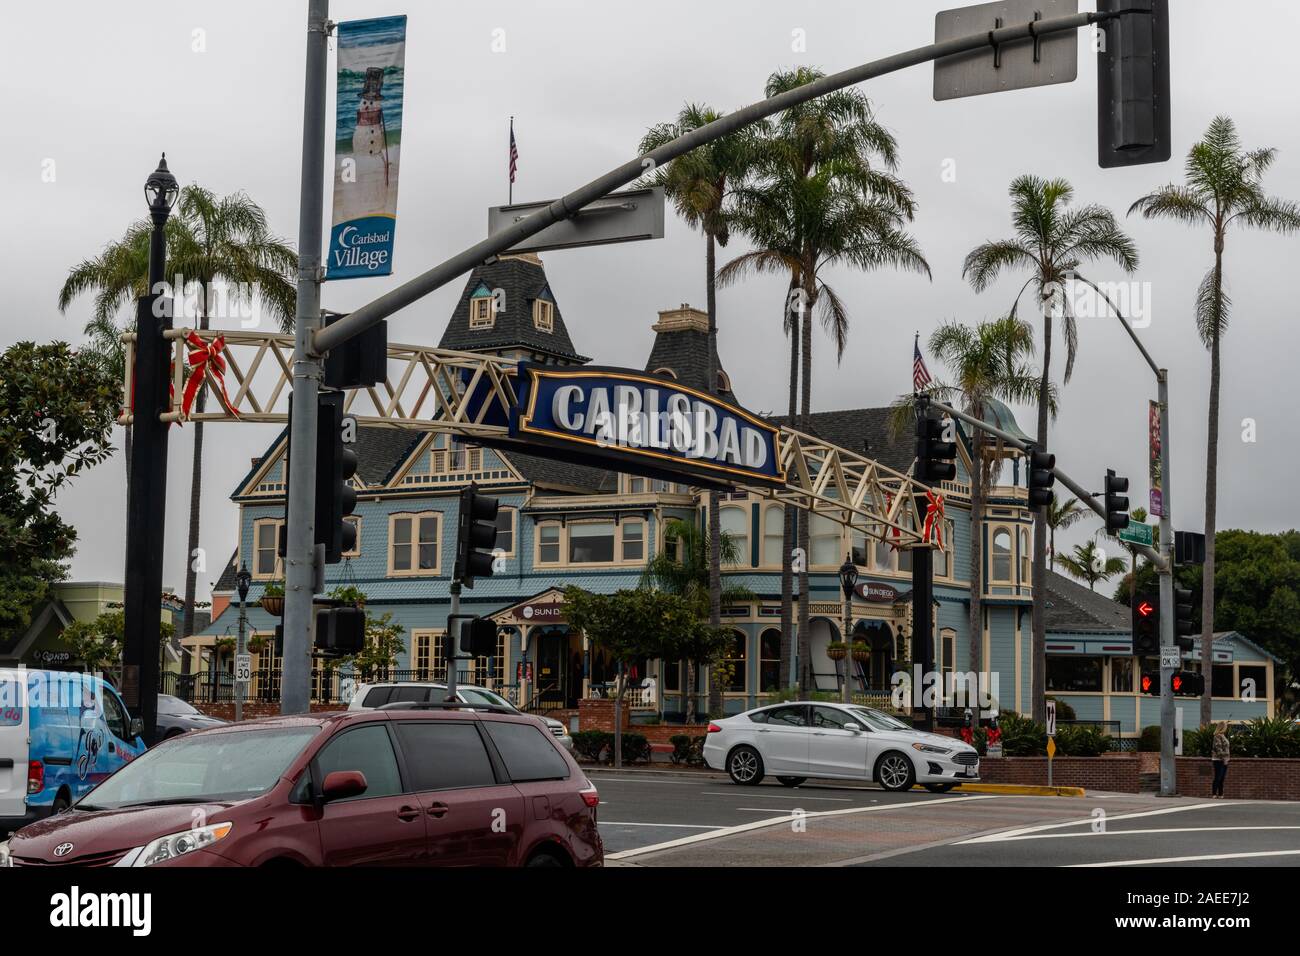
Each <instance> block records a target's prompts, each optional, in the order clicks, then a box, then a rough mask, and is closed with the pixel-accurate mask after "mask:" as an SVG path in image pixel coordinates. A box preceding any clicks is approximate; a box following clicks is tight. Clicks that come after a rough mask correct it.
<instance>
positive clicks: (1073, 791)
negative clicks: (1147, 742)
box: [913, 783, 1087, 797]
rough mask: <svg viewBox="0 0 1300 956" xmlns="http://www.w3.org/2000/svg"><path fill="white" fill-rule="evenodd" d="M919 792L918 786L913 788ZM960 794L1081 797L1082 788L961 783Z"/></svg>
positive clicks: (1084, 794)
mask: <svg viewBox="0 0 1300 956" xmlns="http://www.w3.org/2000/svg"><path fill="white" fill-rule="evenodd" d="M913 789H915V790H920V789H922V787H920V785H918V786H916V787H914V788H913ZM957 789H958V791H960V792H961V793H995V794H1000V795H1002V796H1004V797H1007V796H1011V797H1083V796H1086V795H1087V794H1086V792H1085V791H1084V789H1083V787H1039V786H1034V785H1031V784H1020V783H963V784H962V785H961V786H960V787H958V788H957Z"/></svg>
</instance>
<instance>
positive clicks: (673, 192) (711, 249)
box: [641, 103, 755, 710]
mask: <svg viewBox="0 0 1300 956" xmlns="http://www.w3.org/2000/svg"><path fill="white" fill-rule="evenodd" d="M721 116H722V114H721V113H719V112H717V111H716V110H714V109H711V108H710V107H707V106H700V105H698V104H695V103H688V104H687V105H686V106H684V107H682V110H681V112H680V113H678V115H677V121H676V122H674V123H661V124H659V125H658V126H655V127H654V128H652V129H651V130H650V131H649V132H647V133H646V135H645V136H644V137H643V138H642V140H641V152H642V153H648V152H650V151H651V150H654V149H656V148H658V147H659V146H662V145H663V144H664V143H667V142H670V141H671V140H674V139H677V138H678V137H679V136H683V135H685V134H686V133H689V132H691V131H692V130H696V129H699V128H700V127H701V126H707V125H708V124H709V123H712V122H713V121H714V120H717V119H720V118H721ZM754 142H755V140H754V132H753V131H752V130H750V129H746V130H744V131H741V132H738V133H735V134H733V135H731V136H726V137H723V138H722V139H719V140H715V141H714V142H712V143H709V144H707V145H705V146H700V147H697V148H696V149H693V150H691V151H690V152H689V153H687V154H686V155H685V156H681V157H679V158H677V159H675V160H673V161H672V162H671V163H669V164H668V165H667V166H665V167H662V168H660V169H656V170H655V173H654V175H653V176H652V177H651V181H652V182H654V183H655V184H656V185H660V186H663V187H664V192H665V194H666V195H667V196H668V198H670V199H671V200H672V201H673V205H674V206H675V207H676V208H677V212H678V214H679V215H680V216H681V217H682V218H683V219H685V220H686V222H687V224H688V225H689V226H691V228H693V229H700V230H701V231H703V233H704V249H705V254H704V273H705V289H706V295H705V299H706V305H705V308H706V310H707V312H708V316H709V319H708V322H709V331H708V338H709V345H708V356H707V358H706V365H705V370H706V371H705V377H706V382H707V384H706V386H705V387H706V388H707V389H708V392H709V394H711V395H716V394H717V393H718V309H717V247H718V246H726V244H727V241H728V240H729V239H730V238H731V222H730V220H731V215H730V211H729V209H728V207H729V206H730V205H731V203H730V198H731V194H732V191H733V190H734V189H735V188H736V187H737V186H739V185H740V183H741V182H742V181H743V180H744V178H745V177H746V176H747V175H749V171H750V169H751V167H752V165H753V162H754ZM718 502H719V496H718V492H717V490H716V489H714V490H710V491H709V542H710V548H709V624H710V625H712V626H713V627H719V626H721V624H722V555H721V553H720V551H719V546H720V544H721V542H722V526H721V518H720V515H719V507H718ZM721 707H722V688H721V687H720V686H719V685H718V682H717V681H716V680H712V679H710V682H709V709H710V710H714V709H718V710H720V709H721Z"/></svg>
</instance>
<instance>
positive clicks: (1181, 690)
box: [1169, 671, 1205, 697]
mask: <svg viewBox="0 0 1300 956" xmlns="http://www.w3.org/2000/svg"><path fill="white" fill-rule="evenodd" d="M1169 689H1170V690H1172V691H1173V692H1174V696H1175V697H1200V696H1201V695H1202V694H1203V693H1205V678H1204V677H1203V676H1201V675H1200V674H1198V673H1197V672H1196V671H1174V674H1173V677H1171V678H1170V684H1169Z"/></svg>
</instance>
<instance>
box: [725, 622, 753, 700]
mask: <svg viewBox="0 0 1300 956" xmlns="http://www.w3.org/2000/svg"><path fill="white" fill-rule="evenodd" d="M748 649H749V637H748V636H747V635H745V634H743V633H741V632H740V631H732V632H731V642H730V644H728V645H727V650H726V653H725V654H724V655H723V658H722V663H723V664H724V665H726V666H727V668H728V669H729V670H730V672H731V673H730V676H729V677H728V678H727V683H726V684H724V685H723V687H722V689H723V691H724V692H725V693H728V694H743V693H745V690H746V688H747V687H748V686H749V682H748V680H747V674H746V670H747V668H746V667H745V659H746V652H747V651H748Z"/></svg>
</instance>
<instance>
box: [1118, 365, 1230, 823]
mask: <svg viewBox="0 0 1300 956" xmlns="http://www.w3.org/2000/svg"><path fill="white" fill-rule="evenodd" d="M1156 382H1157V385H1158V399H1159V402H1160V486H1161V497H1160V555H1161V557H1162V558H1164V562H1163V564H1162V565H1160V566H1159V567H1158V570H1159V572H1160V649H1161V651H1162V652H1163V651H1165V650H1168V649H1175V650H1176V648H1177V646H1178V645H1177V642H1176V641H1175V639H1174V620H1175V617H1176V609H1175V608H1174V555H1173V546H1174V532H1173V520H1172V518H1171V516H1170V511H1171V509H1170V505H1169V500H1170V495H1169V484H1170V482H1169V372H1168V371H1167V370H1166V369H1163V368H1162V369H1159V370H1157V372H1156ZM1136 583H1137V581H1136V579H1135V580H1134V584H1135V585H1136ZM1160 656H1161V662H1160V796H1162V797H1172V796H1174V795H1175V794H1177V793H1178V773H1177V769H1176V765H1175V763H1174V691H1173V687H1172V686H1170V685H1171V683H1172V680H1173V676H1174V668H1169V667H1166V666H1165V664H1166V663H1167V662H1168V660H1169V659H1168V658H1167V657H1166V656H1165V655H1164V653H1161V655H1160ZM1202 656H1204V655H1202ZM1211 656H1213V654H1211ZM1208 669H1209V663H1208V662H1207V661H1204V660H1202V661H1201V672H1202V673H1204V674H1207V675H1208V673H1209V670H1208Z"/></svg>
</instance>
